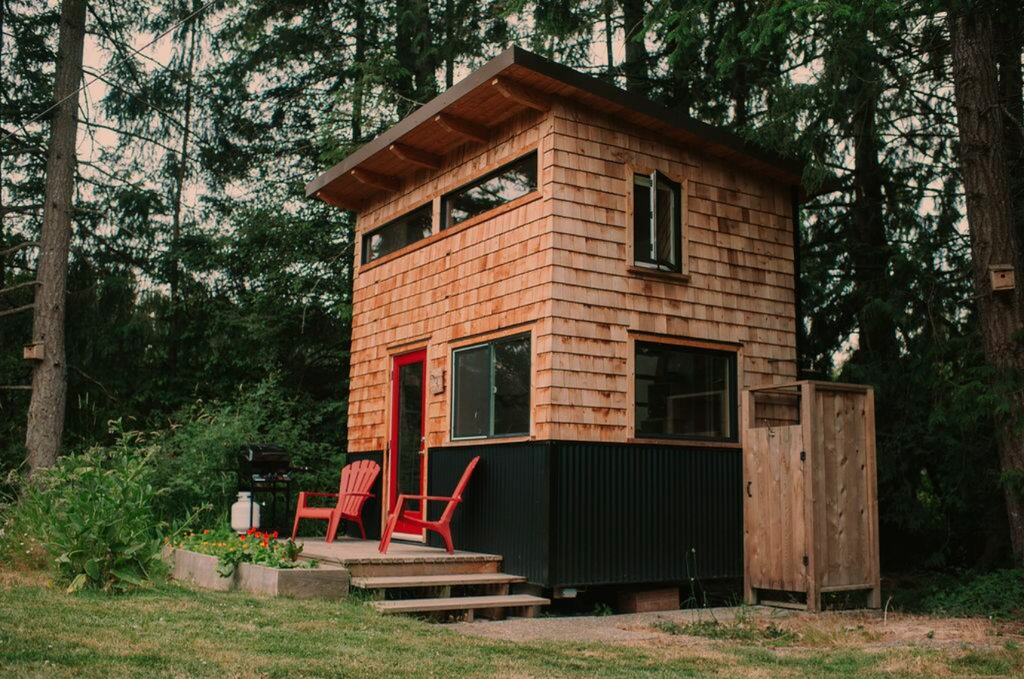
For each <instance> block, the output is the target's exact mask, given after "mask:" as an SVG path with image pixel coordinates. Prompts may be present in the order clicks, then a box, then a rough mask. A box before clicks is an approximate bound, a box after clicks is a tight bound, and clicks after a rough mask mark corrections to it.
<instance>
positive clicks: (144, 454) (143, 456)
mask: <svg viewBox="0 0 1024 679" xmlns="http://www.w3.org/2000/svg"><path fill="white" fill-rule="evenodd" d="M152 454H153V453H152V450H150V449H147V448H141V447H139V446H138V445H137V437H136V436H134V435H130V434H124V435H123V436H122V438H121V441H120V443H119V444H118V445H116V446H113V447H110V448H93V449H91V450H89V451H86V452H84V453H81V454H78V455H69V456H67V457H62V458H60V459H59V460H58V461H57V464H56V465H55V466H54V467H52V468H50V469H45V470H42V471H40V472H39V473H38V474H36V476H35V477H34V478H33V480H32V482H30V483H26V484H25V487H24V490H23V492H22V496H21V499H20V501H19V502H18V504H17V505H15V506H13V507H12V508H11V510H10V511H9V515H8V521H7V526H6V530H5V540H6V541H12V540H18V541H22V542H24V541H26V540H27V541H32V540H35V541H37V542H38V543H39V544H40V545H42V547H43V548H44V549H45V550H46V552H47V553H48V554H49V556H50V565H51V567H52V569H53V571H54V575H55V577H56V579H57V580H58V581H60V582H62V583H67V584H68V591H69V592H70V591H75V590H79V589H83V588H86V587H90V588H100V589H104V590H124V589H128V588H131V587H137V586H141V585H144V584H145V583H146V582H147V581H148V580H149V579H150V578H151V576H152V573H153V570H154V568H158V567H159V566H160V564H161V562H160V547H161V536H160V529H161V527H162V525H161V524H160V523H159V522H158V521H157V519H156V518H155V516H154V514H153V500H154V498H155V497H156V496H157V492H156V491H155V490H154V489H153V486H152V485H151V483H150V479H151V476H152V465H151V457H152ZM15 528H16V529H17V533H16V534H15V533H14V532H13V531H14V529H15Z"/></svg>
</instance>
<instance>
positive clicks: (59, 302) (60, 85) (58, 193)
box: [25, 0, 86, 474]
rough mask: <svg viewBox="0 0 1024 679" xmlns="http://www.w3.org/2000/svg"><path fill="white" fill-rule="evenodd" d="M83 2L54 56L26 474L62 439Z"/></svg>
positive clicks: (70, 5) (63, 22) (69, 18)
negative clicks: (39, 354) (39, 351)
mask: <svg viewBox="0 0 1024 679" xmlns="http://www.w3.org/2000/svg"><path fill="white" fill-rule="evenodd" d="M85 3H86V0H64V6H63V8H62V9H61V17H60V43H59V45H58V48H57V50H58V54H57V78H56V80H57V87H56V95H55V96H56V101H57V102H58V106H57V108H56V109H55V112H54V115H53V120H52V122H51V124H50V148H49V155H48V158H47V161H46V205H45V207H44V208H43V228H42V234H41V236H40V239H39V268H38V271H37V273H36V280H37V281H38V282H39V285H38V286H37V287H36V298H35V309H34V310H33V319H32V320H33V328H32V341H33V342H36V343H39V342H41V343H42V344H43V351H44V354H45V358H44V359H43V360H42V361H41V362H40V363H39V364H37V365H36V366H35V368H34V369H33V370H32V401H31V403H30V404H29V408H28V433H27V435H26V437H25V446H26V448H28V466H29V473H30V474H34V473H35V472H36V471H38V470H39V469H42V468H44V467H50V466H52V465H53V463H54V462H56V460H57V452H58V450H59V449H60V442H61V436H62V435H63V433H64V404H65V402H66V400H67V366H66V365H65V363H64V310H65V305H66V300H67V290H66V289H67V275H68V248H69V245H70V242H71V203H72V194H73V193H74V188H75V170H76V168H77V158H76V157H75V143H76V138H77V135H78V86H79V83H80V82H81V80H82V51H83V49H84V46H85Z"/></svg>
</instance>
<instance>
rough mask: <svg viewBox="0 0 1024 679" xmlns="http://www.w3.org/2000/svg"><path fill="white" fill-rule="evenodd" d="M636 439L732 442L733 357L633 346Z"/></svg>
mask: <svg viewBox="0 0 1024 679" xmlns="http://www.w3.org/2000/svg"><path fill="white" fill-rule="evenodd" d="M635 393H636V436H637V437H640V438H692V439H711V440H720V441H735V440H736V439H737V437H736V432H737V427H736V354H735V353H733V352H730V351H712V350H708V349H697V348H694V347H687V346H677V345H674V344H654V343H652V342H637V343H636V389H635Z"/></svg>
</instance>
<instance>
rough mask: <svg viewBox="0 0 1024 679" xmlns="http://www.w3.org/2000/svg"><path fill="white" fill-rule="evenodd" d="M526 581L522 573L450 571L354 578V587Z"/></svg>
mask: <svg viewBox="0 0 1024 679" xmlns="http://www.w3.org/2000/svg"><path fill="white" fill-rule="evenodd" d="M516 582H526V578H524V577H522V576H521V575H508V574H507V573H449V574H445V575H391V576H386V575H384V576H363V577H355V578H352V582H351V585H352V587H359V588H361V589H392V588H396V587H447V586H455V587H459V586H467V585H509V584H512V583H516Z"/></svg>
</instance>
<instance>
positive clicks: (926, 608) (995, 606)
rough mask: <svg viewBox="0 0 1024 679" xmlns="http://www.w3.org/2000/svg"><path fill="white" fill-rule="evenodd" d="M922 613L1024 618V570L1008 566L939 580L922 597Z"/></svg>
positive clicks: (920, 608) (920, 606) (920, 607)
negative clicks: (1007, 567) (952, 579)
mask: <svg viewBox="0 0 1024 679" xmlns="http://www.w3.org/2000/svg"><path fill="white" fill-rule="evenodd" d="M918 601H919V605H918V608H919V610H920V611H921V612H925V613H930V614H933V615H950V616H956V617H976V616H981V617H987V618H993V619H997V620H1011V619H1020V618H1022V617H1024V569H1020V568H1016V569H1005V570H998V571H993V572H991V573H986V574H983V575H977V576H973V577H967V578H964V579H962V580H959V581H956V580H954V581H950V580H938V581H936V582H933V583H930V584H929V585H927V586H926V587H925V590H924V592H923V595H922V596H921V597H920V599H918Z"/></svg>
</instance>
